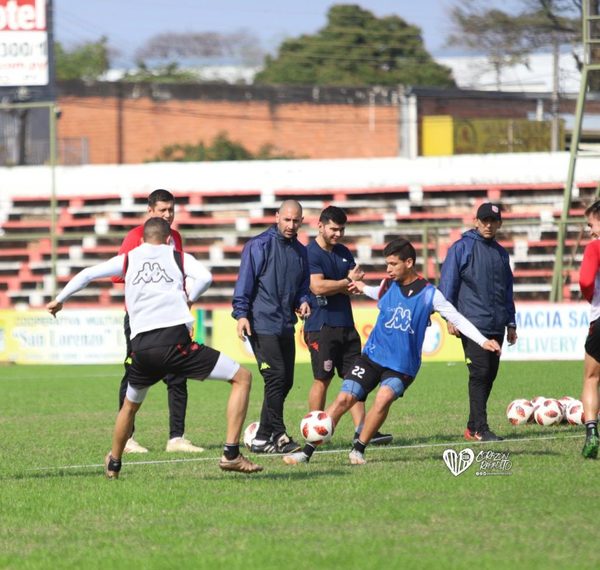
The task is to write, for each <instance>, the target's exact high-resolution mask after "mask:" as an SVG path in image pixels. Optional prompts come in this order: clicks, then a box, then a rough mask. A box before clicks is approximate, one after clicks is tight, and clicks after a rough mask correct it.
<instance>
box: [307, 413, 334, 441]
mask: <svg viewBox="0 0 600 570" xmlns="http://www.w3.org/2000/svg"><path fill="white" fill-rule="evenodd" d="M300 433H301V434H302V437H303V438H304V439H305V440H306V441H307V442H308V443H316V444H319V443H325V442H327V441H329V440H330V439H331V436H332V435H333V420H332V419H331V417H329V416H328V415H327V414H326V413H325V412H322V411H315V412H309V413H308V414H306V415H305V416H304V417H303V418H302V421H301V422H300Z"/></svg>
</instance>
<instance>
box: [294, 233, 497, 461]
mask: <svg viewBox="0 0 600 570" xmlns="http://www.w3.org/2000/svg"><path fill="white" fill-rule="evenodd" d="M383 255H384V257H385V262H386V266H387V269H386V270H387V274H388V278H387V279H385V280H384V281H382V283H381V285H380V286H379V287H369V286H367V285H365V284H364V283H363V282H361V281H355V282H354V283H353V288H355V289H356V290H358V291H360V292H363V293H365V294H366V295H368V296H369V297H372V298H374V299H379V301H378V303H377V307H378V309H379V315H378V317H377V321H376V323H375V326H374V327H373V330H372V331H371V334H370V335H369V338H368V339H367V342H366V344H365V346H364V348H363V350H362V354H361V355H360V356H359V357H358V358H357V359H356V360H355V361H354V363H353V364H352V366H351V367H350V370H349V372H348V373H347V374H346V375H345V378H344V382H343V383H342V388H341V390H340V393H339V394H338V396H337V398H336V400H335V401H334V402H333V404H331V406H329V407H328V408H327V410H326V412H327V413H328V414H329V415H330V416H331V418H332V420H333V423H334V425H337V423H338V422H339V420H340V418H341V417H342V416H343V414H345V413H346V412H347V411H348V410H349V409H350V408H351V407H352V406H353V405H354V404H355V403H356V402H357V401H362V402H364V401H365V399H366V398H367V396H368V395H369V393H370V392H372V391H373V390H374V389H375V388H376V387H377V386H378V385H379V389H378V390H377V394H376V396H375V402H374V403H373V405H372V406H371V408H370V409H369V411H368V413H367V416H366V418H365V425H364V427H363V430H362V432H361V434H360V437H359V439H358V440H357V441H356V442H355V443H354V446H353V447H352V450H351V451H350V455H349V459H350V463H351V464H352V465H362V464H364V463H366V459H365V449H366V447H367V445H368V444H369V442H370V441H371V438H372V437H373V435H374V434H375V433H377V431H378V430H379V428H380V427H381V426H382V425H383V422H384V421H385V419H386V417H387V415H388V412H389V410H390V406H391V405H392V404H393V403H394V401H395V400H397V399H398V398H400V397H402V396H403V395H404V392H405V391H406V390H407V389H408V388H409V386H410V385H411V384H412V382H413V381H414V379H415V376H416V375H417V372H418V371H419V368H420V366H421V350H422V348H423V341H424V339H425V330H426V329H427V326H428V325H429V319H430V315H431V313H432V312H434V311H438V312H439V313H440V314H441V315H442V316H443V317H444V318H445V319H447V320H449V321H450V322H452V323H454V325H455V326H457V327H458V328H459V330H461V331H462V332H463V333H464V334H465V335H467V336H468V337H469V338H471V339H473V340H474V341H475V342H476V343H478V345H479V346H481V347H482V348H483V349H484V350H487V351H490V352H497V353H499V352H500V345H499V344H498V342H496V341H495V340H488V339H486V338H485V337H484V336H483V335H482V334H481V333H480V332H479V331H478V330H477V329H476V328H475V327H474V326H473V325H472V324H471V323H470V322H469V321H468V320H467V319H466V318H465V317H463V316H462V315H461V314H460V313H459V312H458V311H457V310H456V309H455V308H454V307H453V306H452V305H451V304H450V303H449V302H448V301H447V300H446V299H445V298H444V296H443V295H442V293H440V291H439V290H438V289H437V288H436V287H435V286H433V285H432V284H431V283H429V282H428V281H427V280H425V279H423V277H421V276H420V275H418V273H417V272H416V270H415V261H416V252H415V248H414V247H413V246H412V244H411V243H410V242H409V241H408V240H407V239H405V238H397V239H395V240H393V241H391V242H390V243H388V244H387V245H386V246H385V248H384V250H383ZM314 451H315V446H314V445H312V444H309V443H307V444H306V445H305V446H304V449H303V450H302V451H298V452H296V453H292V454H289V455H286V456H285V457H284V458H283V460H284V462H285V463H287V464H288V465H296V464H298V463H307V462H308V461H309V460H310V458H311V456H312V454H313V453H314Z"/></svg>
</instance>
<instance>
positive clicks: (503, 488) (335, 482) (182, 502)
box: [0, 362, 600, 570]
mask: <svg viewBox="0 0 600 570" xmlns="http://www.w3.org/2000/svg"><path fill="white" fill-rule="evenodd" d="M581 369H582V364H581V363H580V362H573V363H569V362H552V363H535V362H529V363H516V362H504V363H503V364H502V367H501V371H500V376H499V379H498V381H497V384H496V387H495V389H494V392H493V394H492V398H491V401H490V405H489V413H490V424H491V425H492V428H493V429H495V430H496V431H497V432H498V433H500V434H502V435H504V436H506V437H508V438H509V440H508V441H503V442H498V443H494V444H471V445H469V444H467V443H466V442H464V441H462V438H461V435H462V431H463V429H464V424H465V417H466V414H467V397H466V372H465V369H464V366H463V365H462V364H456V365H446V364H432V363H428V364H425V365H423V368H422V370H421V373H420V375H419V378H418V379H417V381H416V382H415V384H414V385H413V386H412V387H411V388H410V390H409V391H408V392H407V395H406V396H405V398H403V399H402V400H400V401H398V402H397V403H396V404H394V406H393V407H392V411H391V413H390V416H389V418H388V421H387V423H386V426H385V427H386V431H391V432H392V433H393V434H394V436H395V440H394V443H393V444H392V445H391V446H388V447H385V448H379V449H377V448H373V449H369V450H368V453H367V458H368V460H369V462H368V464H367V465H365V466H360V467H352V466H350V465H349V464H348V457H347V453H348V451H349V441H350V439H351V437H352V433H353V429H352V426H351V423H350V419H349V418H344V419H343V420H342V422H341V423H340V425H339V426H338V429H337V431H336V434H335V435H334V438H333V441H332V442H331V443H330V444H329V445H328V446H327V447H326V448H324V449H323V452H322V453H318V454H316V455H315V456H314V458H313V461H312V462H311V463H310V464H309V465H302V466H296V467H288V466H286V465H284V464H283V462H282V461H281V458H280V457H278V456H267V457H263V456H260V457H258V456H253V458H254V459H255V460H259V462H261V463H262V464H263V465H264V467H265V470H264V472H263V473H260V474H257V475H255V476H244V475H240V474H234V473H222V472H221V471H220V470H219V468H218V465H217V461H218V457H219V456H220V455H221V444H222V437H223V434H224V407H225V400H226V398H227V395H228V388H226V387H225V386H223V385H222V384H220V383H217V382H214V383H213V382H206V383H204V384H200V383H197V382H192V381H190V382H189V383H188V385H189V392H190V396H189V405H188V418H187V435H188V436H189V437H190V439H191V440H192V441H193V442H194V443H198V444H201V445H203V446H204V447H206V448H207V450H206V452H204V453H202V454H198V455H194V456H190V455H185V454H167V453H166V452H165V451H164V446H165V443H166V439H167V423H168V422H167V419H168V418H167V406H166V390H165V386H164V384H162V383H161V384H158V385H156V386H155V387H154V388H153V389H152V390H151V391H150V393H149V395H148V398H147V399H146V402H145V403H144V406H143V407H142V409H141V411H140V414H139V416H138V418H139V419H138V421H137V434H138V439H139V441H140V442H141V443H142V444H143V445H145V446H148V447H149V448H150V449H151V452H150V453H149V454H147V455H142V456H140V455H138V456H125V461H126V462H125V463H124V466H123V470H122V472H121V478H120V479H119V480H118V481H108V480H106V479H104V477H103V474H102V473H103V470H102V466H101V463H102V459H103V457H104V455H105V453H106V451H107V450H108V449H109V447H110V441H111V433H112V425H113V421H114V417H115V406H116V403H117V388H118V382H119V379H120V374H121V368H120V367H119V366H104V367H100V366H70V367H58V366H57V367H35V366H14V367H4V368H0V433H1V436H2V443H1V449H2V454H1V456H2V461H1V462H0V484H1V487H0V520H1V521H2V522H1V525H0V567H1V568H18V569H26V568H85V569H90V568H102V569H112V568H144V569H150V568H152V569H153V568H178V569H182V568H228V569H236V568H245V569H254V568H256V569H270V568H273V569H274V568H278V569H279V568H285V569H286V570H292V569H295V568H303V569H312V568H315V569H322V568H341V569H345V568H348V569H354V568H374V569H375V568H376V569H379V568H476V569H483V568H494V569H496V568H528V569H535V568H542V567H544V568H547V567H554V568H561V569H564V568H578V569H579V570H581V569H582V568H597V567H598V564H599V562H598V558H599V554H598V546H597V544H598V538H597V531H596V526H597V518H598V512H597V511H598V483H597V482H598V475H599V473H600V464H599V463H598V462H595V461H589V460H588V461H584V460H583V459H582V458H581V456H580V448H581V445H582V443H583V430H582V428H581V427H579V428H576V427H569V426H566V425H561V426H557V427H546V428H543V427H540V426H535V425H526V426H517V427H513V426H511V425H510V424H509V423H508V422H507V420H506V418H505V416H504V410H505V407H506V405H507V403H508V402H509V401H510V400H512V399H515V398H517V397H525V398H532V397H534V396H537V395H543V396H548V397H560V396H563V395H571V396H574V397H579V393H580V385H581ZM310 381H311V380H310V370H309V368H308V366H299V367H298V368H297V374H296V385H295V386H294V389H293V391H292V393H291V394H290V396H289V399H288V404H287V408H286V416H287V421H288V426H289V428H290V432H291V433H292V435H294V436H295V437H296V438H297V437H298V424H299V421H300V419H301V417H302V415H303V414H304V413H305V406H306V404H305V401H306V395H307V392H308V387H309V384H310ZM338 386H339V384H335V385H334V387H333V388H332V395H333V393H334V392H335V391H337V387H338ZM261 398H262V379H261V378H260V377H258V376H257V375H256V376H255V384H254V389H253V393H252V397H251V406H250V413H249V415H248V421H247V422H246V423H248V422H249V421H250V420H255V419H257V418H258V410H259V407H260V403H261ZM466 447H470V448H471V449H473V451H474V452H475V454H476V455H477V454H478V453H479V452H480V451H483V450H493V451H497V452H502V453H506V454H508V458H509V459H510V461H511V462H512V466H511V467H510V469H509V470H508V471H506V472H508V473H510V475H508V476H492V474H490V475H489V476H485V477H484V476H477V475H476V472H477V471H478V469H477V467H476V465H477V463H475V464H474V465H472V466H471V467H470V468H469V469H468V470H466V471H465V472H464V473H462V474H460V475H459V476H453V475H452V474H451V473H450V471H449V470H448V468H447V467H446V465H445V464H444V462H443V460H442V454H443V452H444V450H446V449H454V450H456V451H458V452H460V451H461V450H462V449H464V448H466Z"/></svg>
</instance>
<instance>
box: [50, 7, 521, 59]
mask: <svg viewBox="0 0 600 570" xmlns="http://www.w3.org/2000/svg"><path fill="white" fill-rule="evenodd" d="M508 1H509V3H510V0H508ZM340 3H348V4H350V3H354V4H358V5H360V6H361V7H362V8H364V9H367V10H370V11H371V12H373V13H374V14H375V15H376V16H377V17H383V16H388V15H392V14H395V15H397V16H400V17H401V18H403V19H404V20H405V21H407V22H408V23H409V24H413V25H416V26H419V27H420V28H421V29H422V32H423V38H424V40H425V47H426V49H427V50H428V51H429V52H430V53H431V54H432V55H434V56H440V55H443V52H444V51H445V50H444V47H443V46H444V41H445V38H446V36H447V35H448V32H449V24H448V8H449V6H451V5H452V4H453V0H346V1H345V2H342V1H340V2H332V1H330V0H304V2H301V1H299V0H54V14H55V16H54V18H55V25H54V30H55V36H56V39H57V40H58V41H60V42H61V43H62V44H63V45H64V46H65V47H67V48H70V47H74V46H76V45H77V44H82V43H85V42H88V41H97V40H98V39H99V38H100V37H101V36H103V35H106V36H107V37H108V40H109V45H110V46H111V47H113V48H116V49H117V50H118V51H119V52H121V56H120V57H119V58H117V59H116V60H115V64H116V65H118V64H119V63H120V64H125V63H127V62H128V61H129V62H131V61H133V53H134V52H135V50H136V49H137V48H140V47H141V46H142V45H143V43H144V42H145V41H146V40H147V39H149V38H151V37H152V36H154V35H157V34H159V33H163V32H180V33H181V32H207V31H216V32H222V33H227V32H235V31H238V30H240V29H242V28H243V29H247V30H248V31H250V32H252V33H253V34H254V35H256V36H257V37H258V38H259V39H260V40H261V43H262V46H263V48H264V49H265V50H266V51H271V52H274V51H275V49H276V47H277V46H278V45H279V44H280V43H281V42H282V40H283V39H285V38H286V37H294V36H299V35H301V34H313V33H315V32H316V31H317V30H319V29H320V28H322V27H323V26H324V25H325V24H326V21H327V18H326V14H327V10H328V9H329V7H331V6H332V5H334V4H340ZM504 4H506V2H504Z"/></svg>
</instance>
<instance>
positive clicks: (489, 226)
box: [439, 202, 517, 441]
mask: <svg viewBox="0 0 600 570" xmlns="http://www.w3.org/2000/svg"><path fill="white" fill-rule="evenodd" d="M501 227H502V211H501V208H500V206H499V205H498V204H492V203H491V202H486V203H484V204H481V206H479V208H478V210H477V215H476V217H475V229H472V230H468V231H466V232H465V233H463V234H462V236H461V238H460V239H459V240H457V241H456V242H455V243H454V244H452V246H450V249H449V250H448V255H447V256H446V260H445V261H444V264H443V266H442V272H441V278H440V284H439V289H440V290H441V292H442V293H443V294H444V296H445V297H446V299H448V300H449V301H450V302H451V303H452V304H453V305H454V306H455V307H456V308H457V309H458V311H459V312H460V313H462V314H463V315H464V316H465V317H467V318H468V319H469V320H470V321H471V322H472V323H473V324H474V325H475V326H476V327H477V328H478V329H479V330H480V331H481V333H482V334H483V335H484V336H486V337H487V338H493V339H495V340H497V341H498V343H499V344H500V345H502V342H503V340H504V335H505V334H506V340H507V341H508V344H509V345H512V344H514V343H515V342H516V341H517V327H516V324H515V304H514V300H513V274H512V271H511V268H510V263H509V257H508V252H507V251H506V250H505V249H504V248H503V247H502V246H501V245H500V244H499V243H498V242H497V241H496V233H497V232H498V230H499V229H500V228H501ZM448 332H449V333H450V334H452V335H455V336H458V337H460V339H461V342H462V345H463V350H464V353H465V361H466V363H467V368H468V370H469V421H468V422H467V428H466V430H465V433H464V436H465V439H466V440H467V441H498V440H501V439H502V438H501V437H499V436H497V435H496V434H495V433H494V432H493V431H491V430H490V427H489V425H488V421H487V402H488V398H489V396H490V393H491V391H492V386H493V384H494V380H495V379H496V375H497V373H498V368H499V365H500V355H499V354H496V353H493V352H488V351H485V350H483V349H482V348H481V347H480V346H479V345H477V344H476V343H475V342H473V341H471V340H469V339H467V338H466V337H464V336H461V335H460V332H459V331H458V330H457V329H456V327H454V326H453V325H452V324H451V323H448Z"/></svg>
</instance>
